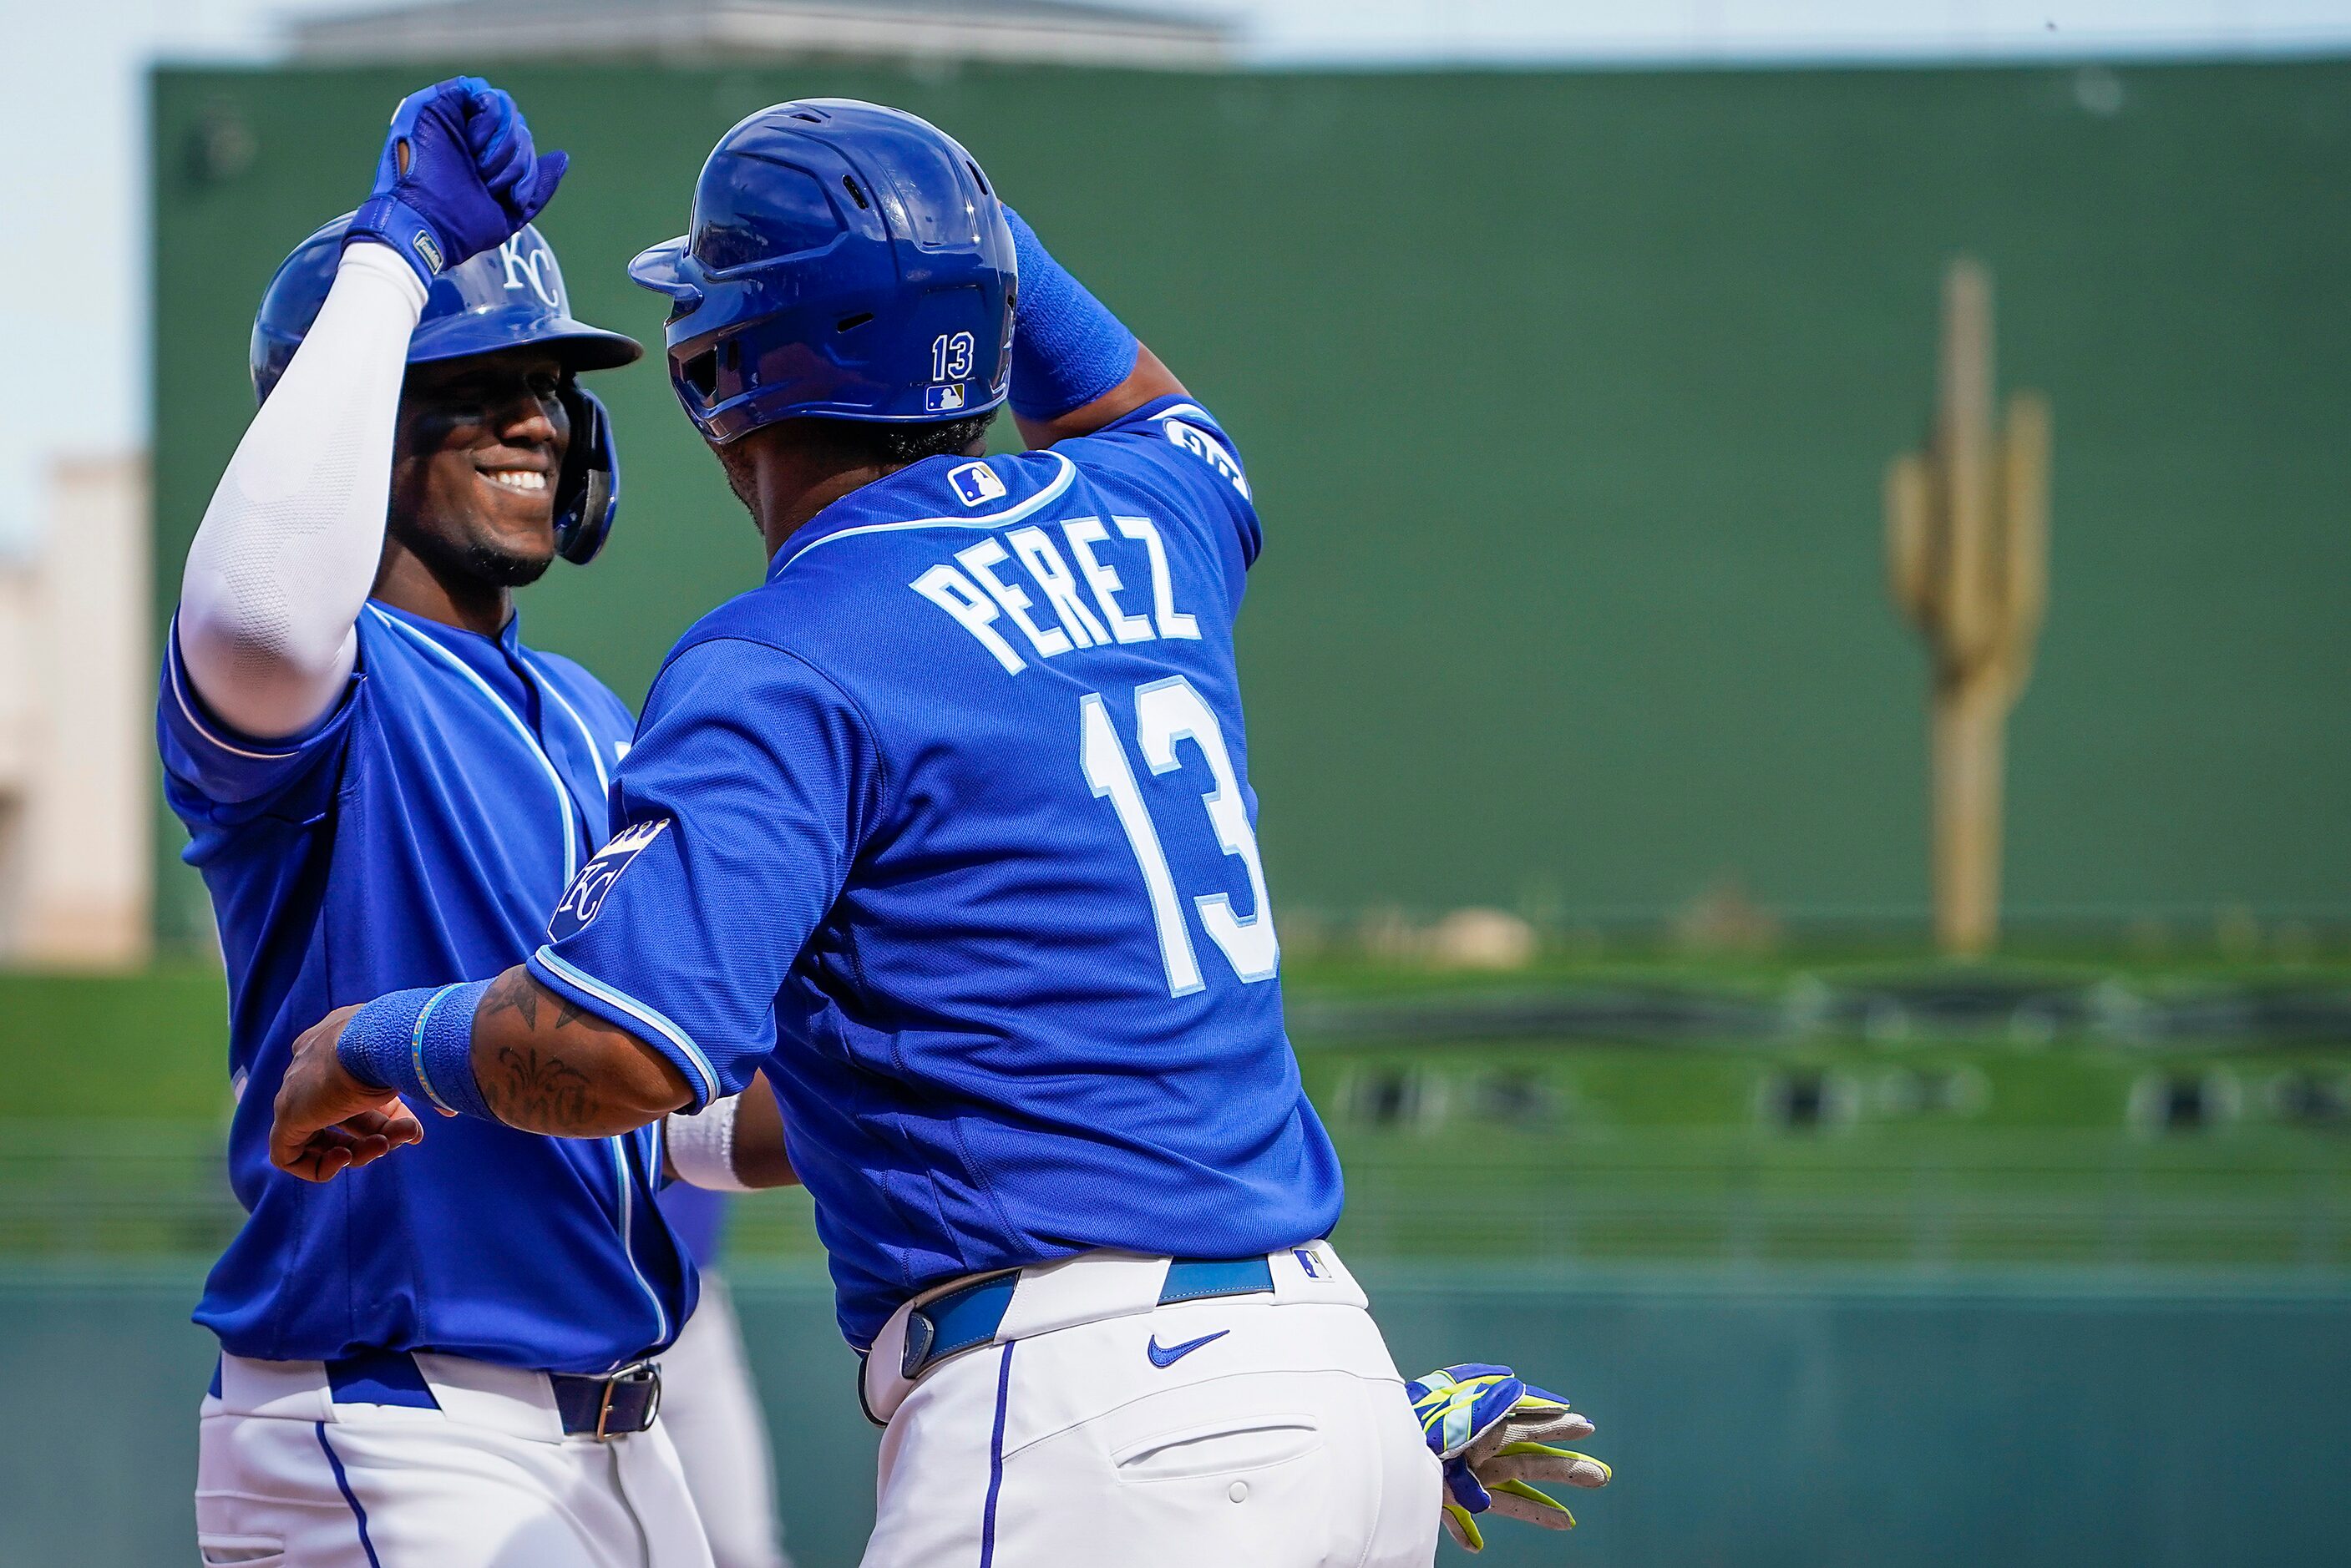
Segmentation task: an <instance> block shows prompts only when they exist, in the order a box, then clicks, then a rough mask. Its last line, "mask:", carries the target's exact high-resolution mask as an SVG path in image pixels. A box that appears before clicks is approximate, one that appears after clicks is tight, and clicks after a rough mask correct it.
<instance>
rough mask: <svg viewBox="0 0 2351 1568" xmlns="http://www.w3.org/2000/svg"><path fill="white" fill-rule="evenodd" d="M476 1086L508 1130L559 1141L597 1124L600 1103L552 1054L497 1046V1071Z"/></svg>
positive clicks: (576, 1072)
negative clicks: (522, 1130)
mask: <svg viewBox="0 0 2351 1568" xmlns="http://www.w3.org/2000/svg"><path fill="white" fill-rule="evenodd" d="M485 1000H486V999H485ZM480 1082H481V1085H482V1098H484V1099H485V1100H487V1101H488V1102H489V1104H490V1109H492V1110H493V1111H496V1113H497V1116H498V1120H500V1121H502V1122H504V1123H506V1124H507V1126H508V1127H523V1128H526V1129H527V1130H528V1131H531V1132H543V1133H554V1134H556V1135H557V1136H559V1137H563V1136H578V1135H580V1134H581V1133H583V1132H586V1131H589V1130H591V1129H594V1128H595V1127H597V1125H598V1124H597V1116H598V1113H599V1111H600V1110H601V1101H600V1100H599V1098H598V1096H597V1095H596V1092H595V1088H594V1085H592V1084H591V1083H590V1081H589V1077H588V1075H587V1074H585V1073H583V1072H581V1071H580V1069H579V1068H577V1067H575V1066H573V1065H571V1064H569V1062H566V1061H565V1060H564V1059H563V1058H562V1057H560V1056H558V1055H556V1054H554V1053H553V1052H551V1051H549V1052H541V1051H540V1050H539V1049H538V1047H536V1046H528V1045H527V1046H519V1047H517V1046H514V1045H501V1046H499V1047H498V1066H497V1071H496V1072H495V1073H492V1074H489V1075H485V1076H483V1077H482V1078H481V1079H480Z"/></svg>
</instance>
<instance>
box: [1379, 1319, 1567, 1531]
mask: <svg viewBox="0 0 2351 1568" xmlns="http://www.w3.org/2000/svg"><path fill="white" fill-rule="evenodd" d="M1405 1397H1407V1398H1409V1399H1410V1400H1411V1401H1412V1412H1413V1415H1414V1417H1416V1419H1417V1420H1418V1421H1419V1422H1420V1430H1421V1435H1422V1437H1424V1438H1426V1439H1427V1442H1428V1449H1429V1451H1430V1452H1431V1453H1433V1454H1435V1455H1436V1456H1437V1459H1439V1460H1440V1461H1441V1462H1442V1463H1443V1464H1444V1466H1445V1497H1444V1500H1443V1506H1444V1510H1445V1529H1446V1532H1447V1533H1448V1534H1450V1535H1451V1536H1452V1537H1453V1539H1454V1541H1455V1542H1456V1543H1457V1544H1458V1545H1459V1546H1460V1547H1461V1548H1462V1549H1463V1550H1464V1551H1468V1552H1481V1551H1483V1550H1485V1546H1486V1538H1485V1536H1484V1535H1483V1534H1482V1533H1480V1532H1479V1528H1478V1516H1479V1514H1481V1513H1485V1512H1487V1511H1489V1510H1490V1511H1493V1512H1496V1513H1499V1514H1501V1515H1502V1516H1503V1517H1504V1518H1506V1519H1516V1520H1520V1521H1524V1522H1526V1523H1529V1524H1533V1525H1539V1526H1541V1528H1543V1529H1545V1530H1573V1529H1574V1528H1575V1515H1573V1514H1572V1513H1570V1512H1568V1511H1567V1510H1566V1508H1565V1507H1564V1506H1562V1504H1561V1503H1559V1502H1558V1501H1555V1500H1553V1499H1552V1498H1550V1497H1548V1496H1545V1495H1544V1494H1543V1493H1542V1492H1541V1491H1538V1490H1536V1489H1535V1488H1534V1486H1533V1485H1532V1484H1531V1483H1532V1482H1535V1481H1565V1482H1566V1483H1567V1484H1568V1485H1570V1486H1580V1487H1603V1486H1606V1485H1607V1484H1608V1479H1609V1476H1610V1474H1611V1472H1610V1470H1609V1469H1608V1467H1607V1466H1606V1465H1604V1464H1603V1463H1602V1462H1601V1461H1600V1460H1598V1459H1593V1457H1592V1456H1591V1455H1589V1454H1579V1453H1576V1452H1575V1451H1574V1450H1573V1449H1561V1448H1554V1447H1552V1443H1551V1439H1553V1438H1569V1439H1573V1438H1583V1437H1585V1436H1588V1435H1589V1434H1590V1433H1591V1432H1592V1431H1593V1425H1592V1423H1591V1422H1590V1421H1587V1420H1585V1419H1584V1418H1583V1417H1582V1416H1579V1415H1576V1414H1575V1413H1574V1412H1573V1411H1572V1410H1570V1409H1569V1408H1568V1404H1567V1401H1566V1400H1564V1399H1562V1398H1561V1397H1559V1396H1558V1395H1556V1394H1553V1393H1551V1392H1550V1391H1548V1390H1546V1389H1542V1388H1538V1387H1536V1386H1534V1385H1532V1384H1531V1383H1529V1382H1527V1381H1526V1380H1525V1379H1524V1378H1522V1377H1520V1376H1519V1375H1518V1374H1517V1373H1515V1372H1513V1371H1511V1370H1510V1368H1509V1367H1507V1366H1494V1365H1492V1364H1490V1363H1486V1362H1467V1363H1464V1364H1463V1365H1461V1366H1447V1367H1445V1368H1443V1369H1441V1370H1439V1371H1436V1372H1431V1373H1427V1374H1426V1375H1424V1376H1420V1377H1417V1378H1415V1379H1414V1380H1413V1381H1412V1382H1410V1383H1407V1384H1405Z"/></svg>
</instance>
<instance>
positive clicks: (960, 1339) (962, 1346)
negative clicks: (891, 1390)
mask: <svg viewBox="0 0 2351 1568" xmlns="http://www.w3.org/2000/svg"><path fill="white" fill-rule="evenodd" d="M1019 1282H1020V1271H1019V1270H1018V1269H1007V1270H1005V1271H1004V1272H1002V1273H999V1274H987V1275H983V1276H982V1277H980V1278H979V1279H977V1280H974V1281H972V1282H971V1283H969V1284H967V1285H957V1286H956V1288H955V1289H953V1290H951V1291H949V1292H947V1293H946V1294H945V1295H940V1296H934V1297H933V1298H931V1299H930V1300H929V1301H926V1302H925V1303H923V1304H922V1305H921V1306H918V1307H916V1308H915V1309H914V1311H913V1312H911V1313H908V1314H906V1351H905V1355H904V1356H903V1357H902V1358H901V1359H900V1361H899V1370H900V1371H901V1372H902V1373H903V1374H904V1376H905V1378H906V1380H907V1381H908V1382H910V1383H911V1382H913V1381H914V1379H915V1378H917V1377H920V1376H922V1375H923V1374H924V1373H925V1372H928V1371H929V1370H930V1369H931V1368H932V1367H934V1366H937V1365H938V1364H939V1363H940V1362H942V1361H945V1360H946V1358H947V1357H948V1356H950V1355H956V1353H958V1352H960V1351H966V1350H969V1349H972V1348H973V1347H974V1346H976V1345H987V1344H988V1343H989V1342H991V1341H993V1340H994V1339H995V1338H996V1331H997V1330H998V1328H999V1327H1001V1326H1002V1325H1003V1323H1004V1313H1005V1309H1006V1308H1008V1307H1009V1306H1010V1305H1011V1304H1012V1288H1013V1287H1014V1286H1015V1285H1017V1284H1019ZM1272 1289H1273V1266H1272V1265H1271V1264H1270V1263H1268V1262H1266V1261H1265V1259H1264V1257H1263V1256H1262V1255H1260V1256H1258V1257H1254V1258H1178V1259H1176V1260H1175V1262H1172V1263H1170V1264H1168V1265H1167V1282H1166V1283H1165V1284H1164V1285H1162V1286H1161V1287H1160V1288H1159V1304H1160V1305H1162V1306H1165V1305H1167V1304H1168V1303H1172V1302H1198V1301H1207V1300H1210V1299H1212V1298H1214V1297H1217V1296H1247V1295H1256V1294H1258V1293H1259V1292H1263V1291H1270V1290H1272Z"/></svg>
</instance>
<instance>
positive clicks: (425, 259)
mask: <svg viewBox="0 0 2351 1568" xmlns="http://www.w3.org/2000/svg"><path fill="white" fill-rule="evenodd" d="M362 240H375V241H379V242H381V244H385V245H388V246H390V247H391V248H392V252H393V254H396V255H398V256H399V257H400V259H401V260H402V261H404V262H406V263H407V264H408V265H409V266H410V267H411V268H412V269H413V271H414V272H415V274H416V276H417V280H418V281H419V282H421V283H422V284H423V285H424V288H425V291H426V292H427V293H430V292H432V288H433V280H434V278H437V277H439V276H440V275H442V274H443V273H444V272H446V271H447V270H448V269H449V259H448V254H447V253H446V252H445V251H444V249H443V248H442V244H441V236H440V235H439V234H437V233H435V232H434V227H433V225H432V224H431V223H428V222H426V221H425V218H424V215H423V213H419V212H418V211H417V210H416V209H415V208H413V207H411V206H409V205H408V204H407V203H406V202H399V201H395V200H394V199H392V197H390V196H371V197H370V198H369V199H368V200H367V202H365V204H363V205H362V206H361V207H360V210H359V211H358V212H356V213H352V214H351V221H350V224H349V225H348V226H347V227H346V228H345V229H344V230H343V244H345V245H346V246H349V245H353V244H358V243H360V241H362Z"/></svg>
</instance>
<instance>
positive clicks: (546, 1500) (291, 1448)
mask: <svg viewBox="0 0 2351 1568" xmlns="http://www.w3.org/2000/svg"><path fill="white" fill-rule="evenodd" d="M416 1363H417V1367H418V1370H420V1371H421V1372H423V1375H424V1378H425V1381H426V1382H427V1384H429V1385H430V1386H431V1387H432V1389H433V1394H434V1398H436V1399H437V1400H438V1401H439V1402H440V1406H441V1407H440V1408H439V1409H437V1410H428V1409H417V1408H411V1407H405V1406H396V1405H367V1404H339V1403H337V1402H336V1401H335V1400H334V1399H333V1397H332V1396H331V1395H330V1393H329V1389H328V1386H327V1376H326V1369H325V1368H324V1367H322V1366H320V1365H319V1363H317V1362H315V1361H307V1362H306V1361H249V1360H246V1359H245V1358H244V1357H241V1356H234V1355H225V1356H223V1357H222V1358H221V1379H220V1381H221V1391H220V1393H219V1395H218V1396H212V1395H207V1396H206V1397H205V1398H204V1406H203V1410H202V1421H201V1426H202V1437H201V1440H200V1442H199V1445H198V1449H197V1459H196V1542H197V1546H198V1549H199V1551H200V1552H201V1553H202V1556H203V1561H204V1563H205V1564H206V1565H207V1568H224V1565H234V1568H546V1565H549V1564H554V1563H562V1564H566V1565H578V1568H711V1561H710V1549H709V1547H708V1546H707V1545H706V1544H705V1542H704V1540H703V1534H702V1525H701V1521H699V1519H697V1518H696V1516H695V1511H694V1500H693V1498H692V1497H691V1496H690V1495H689V1494H688V1493H687V1490H686V1486H685V1476H684V1472H683V1471H682V1470H681V1469H679V1468H678V1462H677V1453H676V1450H675V1449H673V1448H671V1446H670V1441H669V1437H668V1435H667V1434H666V1433H664V1431H663V1430H662V1428H661V1424H660V1423H659V1422H658V1421H656V1422H655V1423H654V1424H653V1427H652V1428H649V1429H648V1430H646V1431H643V1432H639V1433H633V1434H631V1435H629V1436H626V1437H620V1438H610V1439H606V1440H604V1441H601V1442H600V1441H598V1440H597V1439H596V1438H592V1437H566V1436H565V1435H564V1433H563V1428H562V1423H561V1420H560V1418H559V1417H558V1416H557V1414H556V1407H555V1396H554V1392H553V1389H552V1388H551V1387H550V1386H549V1383H548V1380H547V1377H546V1375H545V1374H543V1373H535V1372H523V1371H517V1370H516V1369H514V1368H512V1367H504V1366H491V1365H489V1364H487V1363H486V1362H480V1361H469V1360H465V1359H464V1358H461V1357H457V1356H448V1355H418V1356H417V1357H416Z"/></svg>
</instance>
